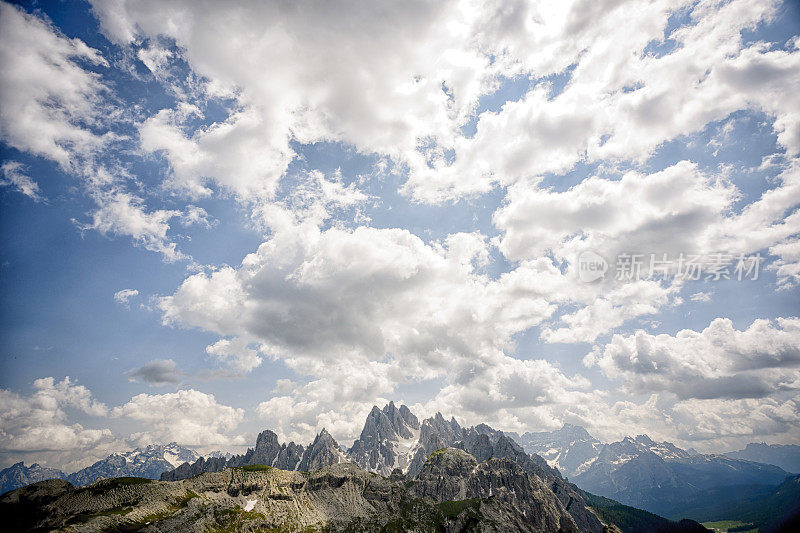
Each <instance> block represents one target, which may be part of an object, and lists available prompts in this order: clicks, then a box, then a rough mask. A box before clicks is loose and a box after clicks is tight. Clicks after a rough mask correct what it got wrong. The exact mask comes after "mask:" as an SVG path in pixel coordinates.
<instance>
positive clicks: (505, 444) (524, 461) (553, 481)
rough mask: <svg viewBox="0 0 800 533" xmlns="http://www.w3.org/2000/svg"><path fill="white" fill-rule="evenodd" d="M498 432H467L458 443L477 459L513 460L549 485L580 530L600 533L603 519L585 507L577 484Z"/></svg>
mask: <svg viewBox="0 0 800 533" xmlns="http://www.w3.org/2000/svg"><path fill="white" fill-rule="evenodd" d="M497 433H499V435H492V434H491V433H489V432H486V431H485V432H483V433H480V434H477V435H467V438H465V439H464V440H463V441H462V442H460V443H458V444H457V446H458V447H460V448H463V449H465V450H466V451H468V452H469V453H471V454H472V455H474V456H475V457H476V458H477V460H478V461H488V460H489V459H492V458H498V459H506V460H509V461H511V462H513V463H514V464H516V465H518V466H519V467H520V468H522V469H523V470H524V471H525V472H527V473H528V474H530V475H531V476H533V477H535V478H536V479H539V480H541V481H542V482H543V483H544V484H545V486H547V487H549V489H550V491H551V492H552V493H553V494H554V495H555V497H556V498H558V500H559V501H560V502H561V504H562V505H563V506H564V507H565V508H566V509H567V510H568V511H569V514H570V515H571V516H572V519H573V520H574V521H575V523H576V525H577V526H578V527H579V528H580V529H581V530H584V531H592V532H594V533H602V531H603V524H602V522H601V521H600V519H599V518H598V517H597V515H595V514H594V512H592V511H591V510H590V509H589V508H588V506H587V505H586V502H585V501H584V500H583V497H582V496H581V494H580V491H579V490H578V489H577V487H575V486H574V485H572V484H571V483H569V482H567V481H566V480H564V479H563V478H562V477H561V474H559V472H558V470H556V469H554V468H552V467H550V466H548V464H547V462H545V460H544V459H542V458H541V457H540V456H538V455H536V454H531V455H528V454H527V453H525V451H524V450H523V449H522V447H521V446H520V445H519V444H517V443H516V442H515V441H514V440H512V439H511V438H510V437H507V436H506V435H504V434H502V432H497ZM492 437H495V440H494V442H492Z"/></svg>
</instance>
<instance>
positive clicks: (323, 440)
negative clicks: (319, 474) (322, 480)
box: [297, 428, 349, 471]
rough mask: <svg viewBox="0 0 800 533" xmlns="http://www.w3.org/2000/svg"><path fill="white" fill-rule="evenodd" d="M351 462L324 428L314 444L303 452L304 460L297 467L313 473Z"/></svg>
mask: <svg viewBox="0 0 800 533" xmlns="http://www.w3.org/2000/svg"><path fill="white" fill-rule="evenodd" d="M346 462H349V460H348V459H347V457H346V456H345V455H344V454H343V453H342V451H341V449H339V443H338V442H336V439H334V438H333V436H332V435H331V434H330V433H328V430H327V429H325V428H322V430H321V431H320V432H319V433H318V434H317V436H316V438H315V439H314V442H312V443H311V445H309V447H308V448H306V451H305V452H303V458H302V459H301V460H300V463H299V464H298V465H297V469H298V470H302V471H312V470H318V469H320V468H322V467H323V466H328V465H332V464H338V463H346Z"/></svg>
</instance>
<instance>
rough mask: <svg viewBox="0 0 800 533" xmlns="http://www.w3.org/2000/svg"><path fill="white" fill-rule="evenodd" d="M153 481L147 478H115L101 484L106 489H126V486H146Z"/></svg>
mask: <svg viewBox="0 0 800 533" xmlns="http://www.w3.org/2000/svg"><path fill="white" fill-rule="evenodd" d="M152 482H153V480H152V479H147V478H145V477H115V478H111V479H104V480H102V481H100V482H99V483H100V484H102V485H103V486H104V487H109V488H111V487H124V486H126V485H146V484H148V483H152Z"/></svg>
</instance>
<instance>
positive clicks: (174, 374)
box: [125, 359, 182, 386]
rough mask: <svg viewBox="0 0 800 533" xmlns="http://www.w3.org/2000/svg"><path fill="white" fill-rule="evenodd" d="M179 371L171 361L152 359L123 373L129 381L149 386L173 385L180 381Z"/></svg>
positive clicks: (176, 365)
mask: <svg viewBox="0 0 800 533" xmlns="http://www.w3.org/2000/svg"><path fill="white" fill-rule="evenodd" d="M181 374H182V372H181V370H180V369H179V368H178V364H177V363H176V362H175V361H173V360H172V359H153V360H152V361H149V362H147V363H145V364H144V365H142V366H140V367H139V368H132V369H131V370H128V371H127V372H125V375H126V376H128V379H129V380H130V381H143V382H145V383H148V384H150V385H155V386H163V385H174V384H176V383H180V381H181Z"/></svg>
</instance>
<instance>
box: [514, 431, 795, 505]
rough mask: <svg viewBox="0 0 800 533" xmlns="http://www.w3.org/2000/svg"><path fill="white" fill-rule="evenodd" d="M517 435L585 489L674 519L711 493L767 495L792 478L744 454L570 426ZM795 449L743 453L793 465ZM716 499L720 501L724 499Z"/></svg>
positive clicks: (529, 449)
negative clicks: (615, 437)
mask: <svg viewBox="0 0 800 533" xmlns="http://www.w3.org/2000/svg"><path fill="white" fill-rule="evenodd" d="M514 436H515V438H516V439H517V440H518V441H519V442H520V443H521V444H522V446H523V447H524V448H525V451H527V452H529V453H535V454H539V455H541V456H542V457H544V458H545V459H546V460H547V461H548V463H549V464H550V465H551V466H554V467H557V468H559V469H560V470H561V471H562V472H564V474H566V475H567V476H568V477H569V479H570V480H571V481H573V482H574V483H575V484H576V485H577V486H579V487H580V488H581V489H584V490H586V491H589V492H590V493H594V494H598V495H600V496H604V497H607V498H613V499H614V500H617V501H619V502H621V504H625V505H629V506H633V507H637V508H640V509H645V510H647V511H651V512H653V513H657V514H659V515H663V516H667V517H670V518H681V517H685V516H690V514H688V513H689V511H690V510H691V509H693V508H695V507H696V506H697V505H698V504H700V503H701V502H703V500H704V499H706V491H708V490H719V492H721V493H722V495H725V496H727V495H733V494H737V493H742V492H743V491H747V490H751V488H752V487H758V488H759V490H761V491H763V490H767V489H769V488H771V487H775V486H777V485H778V484H780V483H781V482H783V481H784V480H785V479H786V478H787V476H789V472H788V471H786V470H783V469H782V468H780V467H779V466H775V465H774V463H773V464H764V462H755V461H753V460H746V458H744V457H743V458H737V457H736V454H739V453H741V452H736V454H726V455H716V454H699V453H697V452H696V451H694V450H691V451H687V450H683V449H681V448H678V447H677V446H675V445H674V444H672V443H670V442H655V441H653V440H652V439H650V438H649V437H648V436H647V435H639V436H636V437H625V438H624V439H622V440H620V441H618V442H611V443H606V444H604V443H601V442H600V441H599V440H597V439H595V438H594V437H592V436H591V435H590V434H589V433H588V432H587V431H586V430H585V429H584V428H582V427H579V426H573V425H568V424H567V425H565V426H564V427H562V428H561V429H558V430H555V431H551V432H540V433H525V434H523V435H521V436H518V435H514ZM795 448H798V447H796V446H783V447H766V449H765V448H764V447H763V446H761V445H755V447H754V446H752V445H751V446H748V447H747V448H746V449H745V450H743V452H745V451H747V450H750V453H751V455H750V456H751V457H759V458H764V459H766V458H768V457H769V458H780V459H781V461H782V462H783V463H784V464H790V463H791V461H792V460H796V459H797V458H800V455H797V454H793V453H792V452H796V451H797V450H795ZM772 460H773V461H775V459H772ZM746 487H750V488H746ZM731 488H734V489H735V490H733V491H732V490H731ZM714 501H720V495H717V496H716V497H715V498H714Z"/></svg>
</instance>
